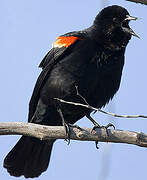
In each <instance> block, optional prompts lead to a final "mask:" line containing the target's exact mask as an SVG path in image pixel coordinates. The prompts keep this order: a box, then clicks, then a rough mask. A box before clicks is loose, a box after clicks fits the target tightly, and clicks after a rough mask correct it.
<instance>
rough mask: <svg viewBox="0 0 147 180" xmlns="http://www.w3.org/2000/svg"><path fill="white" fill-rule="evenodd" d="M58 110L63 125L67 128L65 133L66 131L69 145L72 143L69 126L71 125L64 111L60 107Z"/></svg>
mask: <svg viewBox="0 0 147 180" xmlns="http://www.w3.org/2000/svg"><path fill="white" fill-rule="evenodd" d="M57 111H58V113H59V115H60V117H61V120H62V125H63V126H64V128H65V133H66V137H65V140H66V141H67V144H68V145H69V144H70V128H69V125H68V124H67V123H66V122H65V119H64V116H63V113H62V111H61V109H60V108H58V109H57Z"/></svg>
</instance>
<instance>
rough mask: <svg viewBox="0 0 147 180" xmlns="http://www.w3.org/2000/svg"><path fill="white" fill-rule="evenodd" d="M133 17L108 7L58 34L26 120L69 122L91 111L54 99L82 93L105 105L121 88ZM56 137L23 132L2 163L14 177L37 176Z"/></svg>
mask: <svg viewBox="0 0 147 180" xmlns="http://www.w3.org/2000/svg"><path fill="white" fill-rule="evenodd" d="M136 19H137V18H135V17H131V16H130V15H129V13H128V11H127V10H126V9H124V8H123V7H120V6H110V7H107V8H105V9H103V10H102V11H101V12H100V13H99V14H98V15H97V16H96V18H95V20H94V23H93V25H92V26H91V27H89V28H87V29H85V30H83V31H74V32H70V33H67V34H64V35H61V36H59V37H58V38H57V40H56V41H55V43H54V44H53V48H52V49H51V50H50V51H49V52H48V53H47V55H46V56H45V57H44V59H43V60H42V62H41V63H40V66H39V67H41V68H42V72H41V74H40V76H39V77H38V80H37V83H36V85H35V88H34V91H33V95H32V97H31V100H30V104H29V118H28V121H29V122H32V123H37V124H43V125H49V126H60V125H63V124H66V126H67V124H74V123H75V122H76V121H78V120H79V119H81V118H82V117H84V116H87V117H89V116H90V113H91V110H89V109H86V108H83V107H81V106H78V107H77V106H74V105H69V104H62V103H59V102H58V101H57V100H55V98H60V99H64V100H67V101H72V102H80V103H85V102H84V101H83V98H81V96H82V97H84V98H85V99H86V101H87V102H88V104H90V105H91V106H94V107H97V108H101V107H102V106H105V104H106V103H108V102H109V100H110V99H112V98H113V96H114V94H115V93H116V92H117V90H118V89H119V85H120V80H121V75H122V69H123V65H124V53H125V49H126V46H127V44H128V42H129V40H130V39H131V36H132V35H133V36H137V35H136V34H135V32H133V30H132V29H131V28H130V27H129V21H130V20H136ZM76 87H77V89H78V92H79V94H80V95H81V96H79V95H78V94H77V89H76ZM62 115H63V117H64V119H63V118H62ZM54 141H55V140H49V141H47V140H46V141H40V140H38V139H36V138H32V137H25V136H22V137H21V139H20V140H19V141H18V143H17V144H16V145H15V146H14V148H13V149H12V150H11V151H10V152H9V153H8V155H7V156H6V158H5V160H4V167H5V168H6V169H7V171H8V172H9V173H10V175H12V176H21V175H24V176H25V177H26V178H28V177H32V178H33V177H37V176H39V175H40V174H41V173H42V172H43V171H45V170H46V169H47V167H48V164H49V160H50V155H51V150H52V146H53V143H54Z"/></svg>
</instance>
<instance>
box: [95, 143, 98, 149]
mask: <svg viewBox="0 0 147 180" xmlns="http://www.w3.org/2000/svg"><path fill="white" fill-rule="evenodd" d="M95 146H96V149H99V147H98V141H95Z"/></svg>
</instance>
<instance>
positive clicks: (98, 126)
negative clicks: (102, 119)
mask: <svg viewBox="0 0 147 180" xmlns="http://www.w3.org/2000/svg"><path fill="white" fill-rule="evenodd" d="M86 117H87V118H88V119H89V120H90V121H91V122H92V123H93V124H94V127H93V128H92V131H93V130H95V129H96V128H101V126H100V125H99V124H98V123H97V122H96V121H95V120H94V119H93V118H92V117H91V116H90V114H86Z"/></svg>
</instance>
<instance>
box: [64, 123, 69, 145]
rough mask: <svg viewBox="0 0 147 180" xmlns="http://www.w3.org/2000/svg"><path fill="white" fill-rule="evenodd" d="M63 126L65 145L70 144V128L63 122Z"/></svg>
mask: <svg viewBox="0 0 147 180" xmlns="http://www.w3.org/2000/svg"><path fill="white" fill-rule="evenodd" d="M64 128H65V133H66V137H65V141H67V145H69V144H70V128H69V126H68V124H66V123H64Z"/></svg>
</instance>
